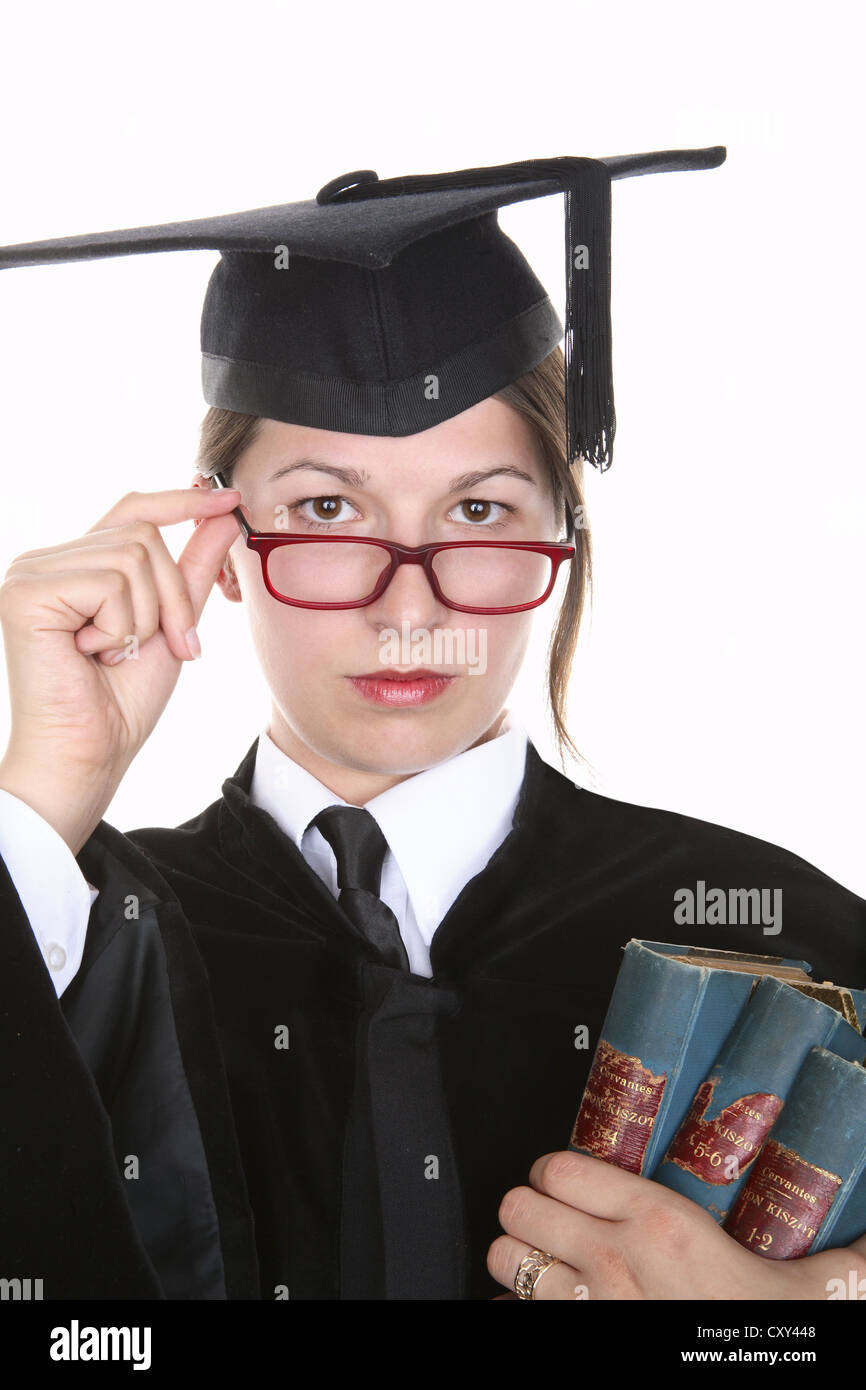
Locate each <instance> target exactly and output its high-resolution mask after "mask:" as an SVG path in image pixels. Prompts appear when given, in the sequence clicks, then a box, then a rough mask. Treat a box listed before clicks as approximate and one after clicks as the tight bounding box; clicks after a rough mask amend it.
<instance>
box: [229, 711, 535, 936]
mask: <svg viewBox="0 0 866 1390" xmlns="http://www.w3.org/2000/svg"><path fill="white" fill-rule="evenodd" d="M527 743H528V734H527V731H526V729H525V727H524V725H523V724H522V722H521V721H520V720H519V719H518V718H517V717H516V716H515V715H514V713H513V712H512V711H510V710H509V711H507V712H506V716H505V719H504V720H503V722H502V726H501V728H500V731H499V733H498V734H497V735H496V737H495V738H493V739H489V740H488V741H487V742H486V743H481V744H479V745H478V746H477V747H475V748H467V749H466V750H465V751H464V752H462V753H458V754H456V755H455V756H454V757H453V758H447V759H446V760H445V761H444V762H441V763H436V764H435V765H434V766H433V767H429V768H425V769H424V771H423V772H417V773H415V774H414V776H412V777H407V778H406V779H405V780H404V781H403V782H398V783H397V785H396V786H393V787H389V788H388V790H387V791H384V792H380V794H379V795H378V796H374V797H373V798H372V799H371V800H370V801H368V802H366V803H365V809H366V810H367V811H369V812H370V814H371V815H372V816H373V817H374V818H375V820H376V821H377V823H378V825H379V827H380V829H381V831H382V833H383V835H384V836H385V839H386V840H387V841H388V847H389V849H390V851H391V853H392V854H393V856H394V858H395V860H396V862H397V866H398V868H399V869H400V873H401V874H402V876H403V880H404V882H405V884H406V889H407V891H408V894H409V898H410V901H411V903H412V908H413V910H414V913H415V917H416V920H417V922H418V926H419V929H420V931H421V934H422V936H423V937H424V938H425V940H426V941H427V944H428V945H429V943H430V941H431V940H432V937H433V933H434V932H435V930H436V927H437V926H438V924H439V922H440V921H441V920H442V918H443V917H444V916H445V913H446V912H447V911H448V908H449V907H450V906H451V904H452V902H453V901H454V900H455V898H456V897H457V895H458V894H459V893H460V891H461V890H462V888H463V887H464V886H465V885H466V883H468V882H469V880H470V879H471V878H474V877H475V875H476V874H478V873H480V872H481V870H482V869H483V868H484V866H485V865H486V864H487V861H488V860H489V859H490V857H491V855H492V854H493V853H494V851H495V850H496V849H497V848H498V847H499V845H500V844H501V843H502V841H503V840H504V839H505V837H506V835H507V834H508V832H509V830H510V829H511V824H512V819H513V816H514V809H515V806H516V805H517V798H518V796H519V794H520V787H521V784H522V782H523V777H524V772H525V766H526V751H527ZM250 799H251V800H252V801H253V803H254V804H255V805H257V806H260V807H261V808H262V809H263V810H265V811H267V812H268V813H269V814H270V815H271V816H272V817H273V819H274V820H275V821H276V822H277V824H278V825H279V826H280V828H281V830H283V832H284V833H285V834H286V835H288V836H289V838H290V839H292V840H294V842H295V844H296V845H297V847H298V849H299V850H300V849H301V841H302V839H303V836H304V832H305V830H306V829H307V827H308V825H309V824H310V821H311V820H313V819H314V817H315V816H317V815H318V814H319V812H320V811H323V810H324V809H325V807H326V806H335V805H336V806H345V805H347V804H348V803H347V802H345V801H343V799H342V798H341V797H339V796H337V795H336V794H335V793H334V792H332V791H330V790H329V788H328V787H326V786H324V784H323V783H322V782H320V781H319V780H318V779H317V778H316V777H314V776H313V775H312V773H310V772H307V770H306V769H305V768H303V767H301V766H300V765H299V764H298V763H296V762H295V761H294V760H293V759H292V758H289V757H288V756H287V755H286V754H285V753H283V752H282V751H281V750H280V749H279V748H278V747H277V745H276V744H275V743H274V742H273V740H272V739H271V737H270V735H269V734H268V732H267V730H266V729H263V730H262V732H261V733H260V735H259V740H258V747H257V750H256V761H255V767H254V770H253V776H252V782H251V785H250Z"/></svg>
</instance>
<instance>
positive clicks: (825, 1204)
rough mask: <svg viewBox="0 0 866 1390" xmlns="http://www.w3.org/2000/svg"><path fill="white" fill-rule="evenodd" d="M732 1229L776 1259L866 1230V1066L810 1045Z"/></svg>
mask: <svg viewBox="0 0 866 1390" xmlns="http://www.w3.org/2000/svg"><path fill="white" fill-rule="evenodd" d="M724 1229H725V1230H726V1231H727V1232H728V1233H729V1234H730V1235H732V1236H733V1237H734V1239H735V1240H738V1241H739V1242H740V1244H741V1245H745V1246H747V1247H748V1249H750V1250H754V1251H756V1252H757V1253H758V1254H759V1255H764V1256H766V1258H767V1259H771V1260H788V1259H796V1258H798V1257H799V1256H801V1255H806V1254H817V1253H818V1252H819V1251H820V1250H825V1249H839V1248H842V1247H844V1246H846V1245H850V1244H851V1242H852V1241H853V1240H856V1239H857V1238H858V1237H859V1236H862V1235H863V1234H864V1233H866V1068H864V1067H863V1066H861V1065H859V1064H858V1063H856V1062H849V1061H847V1060H846V1059H845V1058H843V1057H838V1056H837V1055H836V1054H835V1053H834V1052H830V1051H828V1050H827V1049H826V1048H822V1047H815V1048H812V1049H811V1050H810V1052H809V1054H808V1056H807V1057H806V1060H805V1061H804V1063H803V1065H802V1067H801V1068H800V1070H799V1072H798V1074H797V1078H796V1080H795V1081H794V1084H793V1085H792V1087H791V1090H790V1092H789V1093H788V1099H787V1101H786V1103H785V1106H784V1109H783V1110H782V1113H781V1115H780V1116H779V1118H778V1120H777V1121H776V1123H775V1124H774V1125H773V1128H772V1129H771V1130H770V1134H769V1137H768V1138H767V1141H766V1143H765V1144H764V1147H763V1149H762V1150H761V1152H760V1154H759V1156H758V1159H757V1161H756V1162H755V1164H754V1166H753V1168H752V1171H751V1173H750V1175H749V1177H748V1180H747V1181H746V1183H745V1185H744V1186H743V1188H742V1191H741V1192H740V1195H739V1197H738V1198H737V1201H736V1202H735V1203H734V1206H733V1208H732V1210H731V1213H730V1215H729V1216H728V1219H727V1221H726V1222H725V1225H724Z"/></svg>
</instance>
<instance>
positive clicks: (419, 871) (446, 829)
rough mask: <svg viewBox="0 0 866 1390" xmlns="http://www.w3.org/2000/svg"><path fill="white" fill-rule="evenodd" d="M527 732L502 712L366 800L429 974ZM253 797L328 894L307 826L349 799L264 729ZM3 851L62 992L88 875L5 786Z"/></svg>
mask: <svg viewBox="0 0 866 1390" xmlns="http://www.w3.org/2000/svg"><path fill="white" fill-rule="evenodd" d="M527 741H528V735H527V732H526V729H525V728H524V727H523V725H522V724H521V723H520V721H519V720H517V719H516V718H515V716H514V715H513V714H512V713H511V712H510V711H507V712H506V715H505V718H504V720H503V722H502V725H501V727H500V730H499V733H498V734H497V735H496V737H495V738H492V739H490V740H489V741H488V742H487V743H482V744H479V745H478V746H477V747H476V748H468V749H466V751H465V752H463V753H458V754H457V755H456V757H453V758H448V759H446V760H445V762H441V763H437V764H435V765H434V766H433V767H429V768H426V769H425V770H424V771H423V772H417V773H415V774H414V775H413V776H412V777H407V778H406V779H405V781H403V782H399V783H397V785H396V786H393V787H389V788H388V790H387V791H384V792H380V793H379V795H378V796H374V797H373V798H372V800H371V801H368V802H366V803H365V807H364V809H365V810H367V811H369V812H370V814H371V815H372V816H373V818H374V819H375V820H376V822H377V823H378V825H379V828H380V829H381V831H382V833H383V835H384V836H385V839H386V840H387V842H388V851H387V853H386V855H385V859H384V863H383V865H382V880H381V886H380V896H381V897H382V900H383V902H385V903H387V905H388V907H390V908H391V910H392V912H393V913H394V915H395V916H396V918H397V922H398V925H399V928H400V934H401V936H402V938H403V941H404V944H405V946H406V952H407V955H408V957H409V967H410V969H411V970H412V971H413V972H414V973H415V974H416V975H426V976H428V977H429V976H431V975H432V969H431V966H430V943H431V941H432V940H433V934H434V932H435V931H436V928H437V927H438V925H439V923H440V922H441V921H442V919H443V917H444V916H445V914H446V913H447V911H448V909H449V907H450V906H451V904H452V903H453V902H454V901H455V899H456V898H457V896H458V895H459V893H460V892H461V890H462V889H463V888H464V887H465V885H466V884H467V883H468V882H469V880H470V879H471V878H474V877H475V875H476V874H479V873H480V872H481V870H482V869H483V868H484V866H485V865H486V864H487V862H488V860H489V859H490V857H491V856H492V855H493V853H494V852H495V851H496V850H497V849H498V848H499V846H500V845H501V844H502V841H503V840H504V839H505V837H506V835H507V834H508V832H509V830H510V829H511V824H512V820H513V817H514V810H515V807H516V805H517V799H518V796H519V794H520V786H521V783H522V781H523V772H524V765H525V761H526V747H527ZM250 799H251V800H252V802H253V804H254V805H256V806H261V807H262V809H263V810H265V811H268V812H269V813H270V815H271V816H273V818H274V820H275V821H276V822H277V824H278V825H279V827H280V829H281V830H282V831H283V832H284V833H285V834H286V835H288V836H289V837H290V838H291V839H292V840H294V842H295V844H296V845H297V846H298V849H299V850H300V851H301V854H302V855H303V856H304V858H305V859H306V861H307V863H308V864H309V865H310V867H311V868H312V869H313V870H314V871H315V872H316V873H317V874H318V875H319V877H320V878H321V879H322V880H323V881H324V882H325V883H326V884H327V886H328V888H329V889H330V891H331V892H332V893H333V894H334V896H335V897H337V896H338V895H339V888H338V885H337V862H336V857H335V855H334V851H333V850H332V848H331V846H330V845H329V844H328V842H327V840H326V839H325V838H324V836H323V835H322V834H321V833H320V832H319V830H317V829H316V828H315V826H311V825H310V822H311V821H312V820H314V819H315V817H316V816H317V815H318V814H319V812H320V811H323V810H324V809H325V807H326V806H346V805H349V804H350V803H348V802H346V801H343V799H342V798H341V797H339V796H337V795H336V794H335V793H334V792H332V791H329V789H328V788H327V787H326V786H324V784H323V783H322V782H320V781H318V779H317V778H315V777H313V776H312V774H311V773H309V772H307V771H306V769H305V768H303V767H301V766H300V764H299V763H296V762H294V761H293V759H291V758H289V757H287V756H286V754H285V753H283V752H282V751H281V750H280V749H279V748H278V747H277V745H276V744H275V743H274V742H273V740H272V739H271V738H270V735H269V734H268V732H267V730H266V729H264V730H262V732H261V733H260V735H259V742H258V747H257V750H256V761H255V767H254V769H253V777H252V782H251V785H250ZM0 856H2V858H3V860H4V862H5V864H6V867H7V869H8V871H9V875H10V877H11V879H12V882H13V883H14V885H15V889H16V891H17V893H18V896H19V898H20V899H21V903H22V905H23V907H24V911H25V912H26V914H27V917H28V920H29V922H30V925H31V927H32V928H33V932H34V934H35V936H36V940H37V942H38V943H39V948H40V950H41V952H42V957H43V959H44V961H45V964H46V966H47V968H48V970H49V973H50V975H51V980H52V983H53V984H54V987H55V990H56V991H57V995H58V998H59V997H60V995H61V994H62V993H63V991H64V989H66V987H67V986H68V985H69V983H70V981H71V980H72V979H73V978H74V977H75V974H76V972H77V970H78V968H79V966H80V964H81V958H82V955H83V952H84V942H85V937H86V933H87V923H88V919H89V916H90V909H91V907H92V904H93V903H94V901H95V900H96V898H97V896H98V889H97V888H94V887H92V886H91V885H90V884H88V882H87V880H86V879H85V878H84V875H83V874H82V872H81V870H80V868H79V867H78V863H77V861H76V859H75V857H74V856H73V854H72V851H71V850H70V848H69V846H68V845H67V844H66V841H65V840H64V839H63V838H62V837H61V836H60V835H59V834H58V832H57V831H56V830H55V829H54V827H53V826H51V825H49V824H48V822H47V821H45V820H44V819H43V818H42V816H40V815H39V814H38V812H36V811H34V810H33V808H32V807H31V806H28V805H27V803H26V802H24V801H22V800H21V799H20V798H19V797H17V796H13V794H12V793H11V792H7V791H3V790H2V789H0Z"/></svg>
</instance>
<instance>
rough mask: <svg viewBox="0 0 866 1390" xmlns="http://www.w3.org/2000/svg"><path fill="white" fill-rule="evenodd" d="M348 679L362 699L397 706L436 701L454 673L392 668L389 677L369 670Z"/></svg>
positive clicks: (451, 679)
mask: <svg viewBox="0 0 866 1390" xmlns="http://www.w3.org/2000/svg"><path fill="white" fill-rule="evenodd" d="M348 679H349V681H351V683H352V685H353V686H354V687H355V689H356V690H357V691H358V694H359V695H362V696H363V697H364V698H365V699H367V700H371V701H372V702H373V703H374V704H377V705H391V706H392V707H393V706H396V707H398V708H400V707H405V706H407V705H424V704H426V703H427V702H428V700H435V699H436V696H437V695H441V694H442V692H443V691H444V690H447V689H448V686H449V685H450V684H451V682H452V681H453V680H455V679H456V677H454V676H443V675H442V674H441V673H440V674H437V672H435V671H423V670H422V671H407V672H400V671H395V672H393V673H392V674H391V675H389V676H385V675H382V674H381V673H380V672H378V671H376V672H370V673H369V674H368V675H366V676H349V677H348Z"/></svg>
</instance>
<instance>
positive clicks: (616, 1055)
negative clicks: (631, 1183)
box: [571, 1038, 667, 1173]
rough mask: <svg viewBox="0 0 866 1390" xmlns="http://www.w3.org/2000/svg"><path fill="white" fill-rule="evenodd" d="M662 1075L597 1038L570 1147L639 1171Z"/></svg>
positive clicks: (653, 1120) (660, 1089) (659, 1101)
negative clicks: (653, 1072) (654, 1072)
mask: <svg viewBox="0 0 866 1390" xmlns="http://www.w3.org/2000/svg"><path fill="white" fill-rule="evenodd" d="M666 1080H667V1076H666V1074H665V1073H664V1072H663V1073H662V1075H661V1076H653V1074H652V1072H651V1071H650V1070H649V1069H648V1068H647V1067H645V1066H644V1065H643V1063H642V1062H641V1060H640V1058H639V1057H629V1056H628V1055H627V1054H626V1053H625V1052H617V1050H616V1048H615V1047H611V1045H610V1043H607V1042H605V1041H604V1039H603V1038H602V1040H601V1041H600V1042H599V1044H598V1047H597V1048H596V1053H595V1057H594V1058H593V1063H592V1070H591V1071H590V1073H589V1080H588V1081H587V1083H586V1090H585V1091H584V1093H583V1099H582V1101H581V1102H580V1110H579V1111H578V1115H577V1119H576V1120H575V1122H574V1129H573V1130H572V1134H571V1147H572V1148H573V1149H580V1150H582V1151H583V1152H584V1153H588V1154H592V1155H593V1157H595V1158H604V1159H606V1160H607V1162H608V1163H615V1164H616V1166H617V1167H618V1168H625V1169H627V1170H628V1172H629V1173H639V1172H640V1171H641V1167H642V1165H643V1159H644V1154H645V1153H646V1147H647V1144H648V1143H649V1141H650V1136H651V1135H652V1129H653V1124H654V1123H655V1118H656V1115H657V1114H658V1109H659V1106H660V1105H661V1101H662V1095H663V1093H664V1089H665V1081H666Z"/></svg>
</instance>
